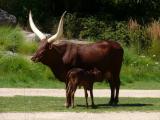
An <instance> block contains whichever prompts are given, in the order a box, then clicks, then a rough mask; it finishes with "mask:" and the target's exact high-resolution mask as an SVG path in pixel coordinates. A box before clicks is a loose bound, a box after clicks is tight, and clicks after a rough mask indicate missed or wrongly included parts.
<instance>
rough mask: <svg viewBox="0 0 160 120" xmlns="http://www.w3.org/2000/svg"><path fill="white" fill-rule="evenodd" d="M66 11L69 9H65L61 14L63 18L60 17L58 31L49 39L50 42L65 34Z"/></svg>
mask: <svg viewBox="0 0 160 120" xmlns="http://www.w3.org/2000/svg"><path fill="white" fill-rule="evenodd" d="M66 12H67V11H65V12H64V13H63V14H62V16H61V19H60V22H59V25H58V30H57V33H56V34H55V35H53V36H52V37H50V38H49V39H48V42H49V43H52V42H53V41H55V40H57V39H59V38H60V37H61V36H62V34H63V18H64V15H65V13H66Z"/></svg>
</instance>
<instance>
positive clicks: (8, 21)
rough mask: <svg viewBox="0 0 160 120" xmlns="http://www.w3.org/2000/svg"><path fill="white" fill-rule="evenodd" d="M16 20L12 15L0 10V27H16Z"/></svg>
mask: <svg viewBox="0 0 160 120" xmlns="http://www.w3.org/2000/svg"><path fill="white" fill-rule="evenodd" d="M16 23H17V19H16V17H15V16H14V15H11V14H9V13H8V12H6V11H4V10H2V9H0V25H16Z"/></svg>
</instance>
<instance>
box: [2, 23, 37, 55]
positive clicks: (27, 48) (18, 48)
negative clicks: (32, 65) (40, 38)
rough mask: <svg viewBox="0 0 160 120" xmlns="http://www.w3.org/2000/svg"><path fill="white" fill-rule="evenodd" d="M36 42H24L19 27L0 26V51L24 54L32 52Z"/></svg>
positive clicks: (35, 47)
mask: <svg viewBox="0 0 160 120" xmlns="http://www.w3.org/2000/svg"><path fill="white" fill-rule="evenodd" d="M37 46H38V44H37V43H36V42H34V41H32V42H26V40H25V37H24V34H23V33H22V30H21V28H20V27H18V26H17V27H15V28H12V27H9V26H8V27H7V26H1V27H0V51H13V52H16V53H21V54H25V55H30V54H32V53H33V52H34V51H35V50H36V49H37Z"/></svg>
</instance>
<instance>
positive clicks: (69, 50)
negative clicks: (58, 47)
mask: <svg viewBox="0 0 160 120" xmlns="http://www.w3.org/2000/svg"><path fill="white" fill-rule="evenodd" d="M77 48H78V47H77V45H76V44H68V45H67V47H66V51H65V54H64V56H63V58H62V59H63V62H64V64H67V65H68V64H70V65H75V63H76V59H77Z"/></svg>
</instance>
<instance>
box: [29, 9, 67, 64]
mask: <svg viewBox="0 0 160 120" xmlns="http://www.w3.org/2000/svg"><path fill="white" fill-rule="evenodd" d="M65 13H66V11H65V12H64V13H63V14H62V16H61V19H60V22H59V25H58V30H57V33H56V34H55V35H53V36H52V37H50V38H47V37H46V36H45V34H43V33H42V32H41V31H40V30H39V29H38V28H37V27H36V26H35V24H34V22H33V19H32V14H31V12H30V13H29V24H30V27H31V29H32V31H33V32H34V33H35V34H36V35H37V36H38V37H39V38H40V40H41V41H40V43H39V44H40V45H39V48H38V50H37V51H36V52H35V54H34V55H33V57H32V58H31V60H32V61H34V62H42V63H44V62H45V61H46V60H48V59H49V56H50V53H51V48H52V44H53V42H54V41H56V40H58V39H59V38H60V37H61V36H62V34H63V19H64V15H65ZM52 53H53V52H52Z"/></svg>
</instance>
